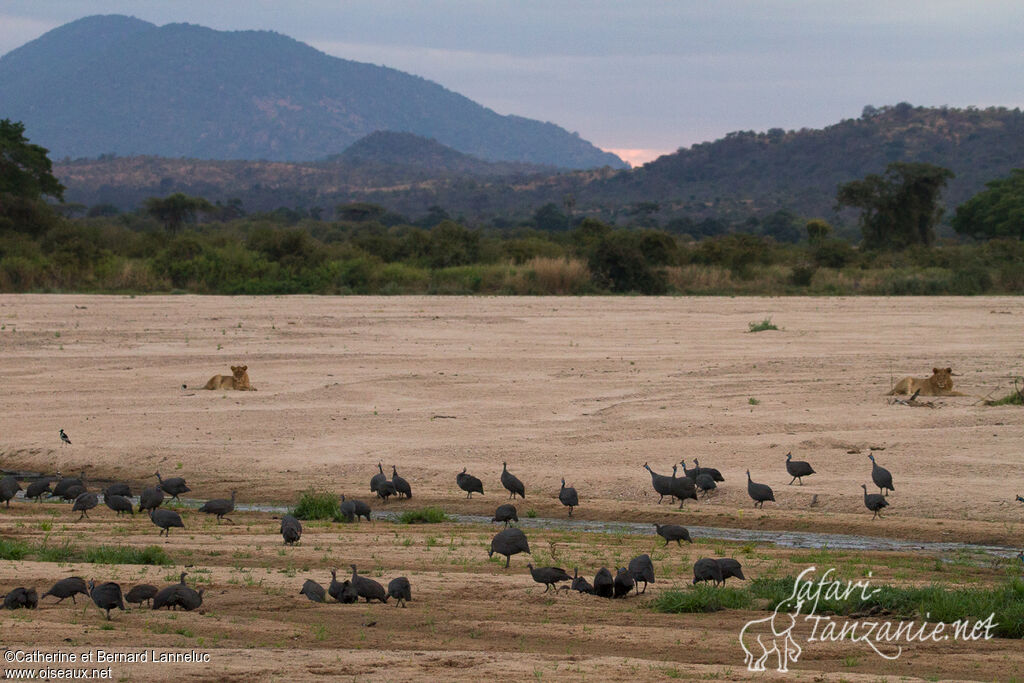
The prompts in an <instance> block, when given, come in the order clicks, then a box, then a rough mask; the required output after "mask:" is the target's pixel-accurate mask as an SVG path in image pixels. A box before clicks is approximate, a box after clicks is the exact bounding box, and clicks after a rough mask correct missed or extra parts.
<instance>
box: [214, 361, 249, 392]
mask: <svg viewBox="0 0 1024 683" xmlns="http://www.w3.org/2000/svg"><path fill="white" fill-rule="evenodd" d="M248 369H249V366H248V365H232V366H231V375H214V376H213V377H211V378H210V381H209V382H207V383H206V386H205V387H203V388H204V389H236V390H238V391H256V387H254V386H253V385H251V384H249V373H248V372H247V370H248Z"/></svg>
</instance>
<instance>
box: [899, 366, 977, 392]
mask: <svg viewBox="0 0 1024 683" xmlns="http://www.w3.org/2000/svg"><path fill="white" fill-rule="evenodd" d="M916 391H920V392H921V393H920V394H919V395H920V396H963V395H964V394H961V393H960V392H959V391H953V368H932V376H931V377H926V378H924V379H918V378H916V377H904V378H903V379H901V380H900V381H899V382H897V383H896V386H895V387H893V390H892V391H890V392H889V394H888V395H889V396H895V395H896V394H913V393H914V392H916Z"/></svg>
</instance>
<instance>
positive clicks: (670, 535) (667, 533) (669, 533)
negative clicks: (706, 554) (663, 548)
mask: <svg viewBox="0 0 1024 683" xmlns="http://www.w3.org/2000/svg"><path fill="white" fill-rule="evenodd" d="M654 530H655V531H656V532H657V534H658V535H659V536H661V537H662V538H664V539H665V545H668V544H669V542H671V541H675V542H676V545H679V546H682V545H683V544H682V543H681V542H680V541H686V542H687V543H693V540H692V539H691V538H690V532H689V531H688V530H687V529H686V527H681V526H679V525H678V524H658V523H655V524H654Z"/></svg>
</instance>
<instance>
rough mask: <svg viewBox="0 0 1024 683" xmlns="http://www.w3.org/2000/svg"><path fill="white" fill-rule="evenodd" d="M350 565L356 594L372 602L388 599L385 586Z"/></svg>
mask: <svg viewBox="0 0 1024 683" xmlns="http://www.w3.org/2000/svg"><path fill="white" fill-rule="evenodd" d="M378 490H379V489H378ZM350 566H351V567H352V578H351V579H349V581H351V582H352V585H353V586H354V587H355V589H356V594H357V595H359V597H361V598H364V599H365V600H366V602H370V601H371V600H379V601H380V602H387V601H388V594H387V591H385V590H384V586H382V585H380V584H379V583H377V582H376V581H374V580H373V579H371V578H369V577H366V576H359V574H358V573H356V566H355V565H354V564H353V565H350Z"/></svg>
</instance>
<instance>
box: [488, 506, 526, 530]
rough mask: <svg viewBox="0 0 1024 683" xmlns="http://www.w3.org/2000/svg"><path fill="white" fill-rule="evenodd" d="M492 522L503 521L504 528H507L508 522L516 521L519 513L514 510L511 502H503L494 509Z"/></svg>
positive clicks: (514, 507)
mask: <svg viewBox="0 0 1024 683" xmlns="http://www.w3.org/2000/svg"><path fill="white" fill-rule="evenodd" d="M491 521H492V522H505V528H506V529H507V528H508V524H509V522H518V521H519V513H518V512H517V511H516V506H515V505H512V504H511V503H505V504H504V505H499V506H498V509H497V510H495V511H494V519H492V520H491Z"/></svg>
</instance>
